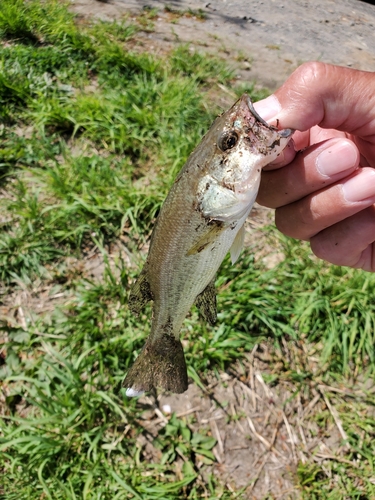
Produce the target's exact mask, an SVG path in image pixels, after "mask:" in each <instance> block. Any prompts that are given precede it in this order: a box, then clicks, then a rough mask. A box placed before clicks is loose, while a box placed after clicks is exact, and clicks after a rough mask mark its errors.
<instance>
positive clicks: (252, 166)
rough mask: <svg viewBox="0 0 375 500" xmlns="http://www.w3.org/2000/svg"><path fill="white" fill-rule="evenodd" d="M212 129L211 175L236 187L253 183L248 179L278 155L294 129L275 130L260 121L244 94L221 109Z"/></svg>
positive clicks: (254, 177) (255, 175) (242, 187)
mask: <svg viewBox="0 0 375 500" xmlns="http://www.w3.org/2000/svg"><path fill="white" fill-rule="evenodd" d="M212 129H213V130H212ZM212 129H211V130H212V132H213V133H214V135H215V136H216V138H215V139H216V151H215V155H216V159H215V161H213V162H212V170H213V171H214V172H213V173H214V177H215V178H216V179H217V180H221V181H222V182H224V183H227V184H228V185H230V184H233V185H237V187H238V189H240V190H243V189H248V188H249V187H250V186H251V185H252V184H253V182H252V179H257V178H258V177H259V175H260V172H261V169H262V168H263V167H264V166H266V165H268V164H269V163H271V162H272V161H274V160H275V159H276V158H277V156H279V154H280V153H281V152H282V151H283V149H284V148H285V147H286V145H287V144H288V142H289V141H290V139H291V137H292V134H293V132H294V131H293V130H291V129H284V130H278V129H277V128H276V127H274V126H272V125H269V124H268V123H267V122H266V121H264V120H263V119H262V118H261V117H260V116H259V115H258V113H257V112H256V111H255V109H254V106H253V103H252V101H251V99H250V97H249V96H248V95H247V94H243V95H242V97H240V99H238V101H237V102H236V103H235V104H234V105H233V106H232V107H231V108H230V109H229V110H228V111H226V112H225V113H223V114H222V115H221V116H220V117H219V118H218V119H217V122H215V123H214V126H213V127H212ZM241 185H242V186H241Z"/></svg>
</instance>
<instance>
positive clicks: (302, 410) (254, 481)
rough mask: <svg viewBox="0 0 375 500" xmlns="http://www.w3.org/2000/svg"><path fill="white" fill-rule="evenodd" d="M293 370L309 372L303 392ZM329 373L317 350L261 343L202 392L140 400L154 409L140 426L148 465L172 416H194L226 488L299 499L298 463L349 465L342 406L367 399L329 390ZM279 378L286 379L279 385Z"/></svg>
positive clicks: (354, 391)
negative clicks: (156, 441)
mask: <svg viewBox="0 0 375 500" xmlns="http://www.w3.org/2000/svg"><path fill="white" fill-rule="evenodd" d="M286 365H288V367H289V370H290V369H293V370H296V371H297V372H298V370H299V369H302V370H303V371H304V372H306V371H309V372H310V373H311V374H312V377H311V380H310V381H307V382H305V383H304V385H303V388H302V389H301V386H300V385H299V384H298V383H293V382H291V381H290V379H288V376H287V372H286V371H284V370H285V367H286ZM323 373H324V367H322V366H320V365H319V359H318V357H316V356H315V352H313V351H311V352H307V348H306V346H305V345H304V343H303V340H301V341H299V342H289V343H287V342H284V343H283V346H282V348H281V350H280V351H276V350H273V349H270V347H269V346H268V345H267V344H260V345H257V346H256V347H255V348H254V349H253V352H252V353H250V354H249V356H248V359H247V361H245V362H244V363H241V364H240V363H238V364H237V365H235V366H233V367H231V369H229V370H228V371H227V373H221V374H220V377H217V378H216V377H212V378H211V379H210V380H206V381H202V382H203V385H202V387H203V388H202V387H198V386H197V385H195V384H190V385H189V389H188V391H187V392H185V393H184V394H180V395H161V396H159V397H158V399H157V400H155V399H153V398H151V397H142V398H140V399H139V401H138V404H139V405H141V406H144V407H148V408H149V411H148V412H147V413H146V414H145V418H144V420H142V421H140V422H139V424H140V425H141V426H142V427H143V428H144V431H145V432H144V433H143V439H141V441H140V446H141V447H142V451H143V453H144V455H145V456H146V455H147V456H148V457H149V459H160V458H161V453H160V450H158V449H155V448H154V446H153V444H152V442H153V439H154V437H156V436H157V434H158V432H160V431H161V429H162V428H163V427H164V426H165V425H166V424H167V423H168V421H169V416H170V414H171V413H172V412H175V413H176V414H177V415H178V416H179V417H180V418H187V419H191V417H193V421H192V422H190V424H189V425H190V428H192V429H193V430H197V431H200V432H202V430H204V429H206V430H208V433H209V434H210V435H212V436H213V437H215V438H216V440H217V444H216V446H215V448H214V450H213V451H214V455H215V457H216V463H215V464H214V465H213V466H212V467H211V472H212V473H213V474H215V475H217V476H218V477H219V478H220V479H221V481H223V482H224V484H225V487H226V488H228V489H229V490H230V491H238V490H239V489H240V488H244V491H243V498H248V499H254V500H255V499H261V498H266V497H267V498H268V495H269V497H270V498H274V499H276V498H277V499H285V500H286V499H297V498H300V496H301V492H300V491H299V490H298V489H297V488H296V487H295V484H296V474H297V467H298V464H299V463H302V464H306V463H315V464H317V465H320V466H322V468H323V470H324V464H326V463H327V462H329V461H331V460H335V461H338V462H340V461H341V462H344V463H345V462H347V459H346V455H347V452H348V448H347V445H342V442H343V441H345V440H346V439H347V436H346V433H345V431H344V429H343V425H342V422H341V421H340V417H339V416H338V413H337V411H336V410H335V405H337V404H338V405H340V404H343V402H347V403H350V400H351V398H355V399H356V400H357V401H358V398H363V400H364V401H365V399H366V396H365V393H364V392H362V391H361V389H358V388H356V387H355V386H353V387H345V388H342V387H331V386H328V385H327V384H325V383H324V382H323V381H322V374H323ZM283 374H284V376H283ZM275 376H276V377H278V376H279V379H277V381H276V382H272V377H275ZM200 465H202V464H199V462H198V464H197V467H198V470H199V467H200ZM353 465H354V466H356V463H355V462H353ZM327 474H329V471H327ZM332 481H334V478H332Z"/></svg>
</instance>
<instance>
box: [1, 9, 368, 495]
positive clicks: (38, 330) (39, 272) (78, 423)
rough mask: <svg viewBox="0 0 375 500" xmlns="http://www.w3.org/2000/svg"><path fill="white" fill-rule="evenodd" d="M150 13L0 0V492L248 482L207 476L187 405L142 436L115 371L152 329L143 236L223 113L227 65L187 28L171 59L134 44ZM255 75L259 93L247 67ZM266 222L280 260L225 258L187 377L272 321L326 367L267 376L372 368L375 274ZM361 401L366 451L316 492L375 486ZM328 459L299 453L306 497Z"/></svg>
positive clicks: (196, 329)
mask: <svg viewBox="0 0 375 500" xmlns="http://www.w3.org/2000/svg"><path fill="white" fill-rule="evenodd" d="M146 17H147V16H146ZM151 18H152V15H151V14H150V13H149V14H148V18H147V19H146V21H147V23H149V21H150V19H151ZM45 19H48V20H49V21H48V23H47V22H45ZM139 29H142V23H140V22H138V24H130V23H128V22H127V21H126V20H125V21H124V22H122V23H93V24H90V23H81V24H79V25H78V24H76V21H75V19H74V17H73V16H72V15H71V14H70V13H69V12H68V10H67V8H66V6H65V5H64V4H63V3H61V2H57V1H56V2H53V1H46V2H39V1H27V2H26V1H25V2H24V1H21V0H17V1H14V0H2V2H1V3H0V36H1V38H2V43H1V45H0V68H1V70H0V119H1V122H2V126H1V128H0V134H1V135H0V139H1V145H0V176H1V177H0V188H1V196H0V211H1V217H0V225H1V237H0V280H1V288H0V292H1V295H2V297H4V300H5V307H4V311H5V312H4V315H3V317H0V320H1V324H0V326H1V331H2V334H1V335H2V337H1V339H2V342H3V343H2V344H0V347H1V348H2V351H1V352H2V356H3V357H0V362H1V363H2V364H1V366H0V377H1V379H0V384H2V390H3V394H4V398H5V406H4V408H5V409H4V412H3V413H4V416H3V418H2V419H1V420H0V477H1V480H0V496H1V495H2V498H6V499H7V500H11V499H17V500H21V499H25V500H26V499H28V500H33V499H35V500H36V499H39V498H53V499H58V498H61V499H72V500H73V499H78V498H83V499H94V498H95V499H111V500H112V499H122V498H124V499H125V498H142V499H148V498H149V499H154V498H163V499H164V498H176V499H177V498H197V499H198V498H222V499H226V498H235V497H236V494H232V493H231V492H229V491H228V490H226V489H225V488H224V486H223V485H222V484H221V482H220V480H219V479H218V478H217V477H216V476H213V475H211V474H210V469H209V467H210V464H211V463H212V462H213V461H214V456H213V454H212V447H213V446H214V444H215V440H214V439H213V437H212V436H211V435H210V432H209V428H206V427H204V426H203V427H202V428H201V429H200V430H199V432H197V431H194V429H193V422H192V421H191V420H189V418H188V417H181V418H178V417H176V416H175V415H174V416H172V417H171V418H170V420H169V423H168V425H167V426H165V427H164V428H163V429H161V430H160V432H159V433H158V435H157V436H156V437H150V436H148V437H147V439H149V441H150V443H151V444H152V446H153V449H154V450H156V451H155V453H156V455H155V456H154V457H153V459H150V458H149V456H148V455H147V450H146V448H145V447H144V446H142V445H141V444H140V443H141V442H142V441H141V440H140V436H141V435H142V436H147V432H146V431H145V430H144V428H143V425H142V423H143V419H144V410H143V409H142V408H141V407H139V406H138V405H137V404H136V401H134V400H131V399H130V400H129V399H126V398H124V394H123V390H122V389H121V382H122V380H123V377H124V374H125V373H126V371H127V369H128V368H129V366H130V365H131V363H132V362H133V361H134V359H135V357H136V355H137V353H138V352H139V350H140V348H141V347H142V345H143V342H144V339H145V337H146V335H147V333H148V318H149V314H150V311H149V310H148V311H147V314H145V315H144V316H143V317H142V318H141V319H140V320H137V319H135V318H134V317H132V316H131V315H130V313H129V312H128V310H127V307H126V304H127V296H128V290H129V284H130V283H131V282H132V281H133V280H134V278H135V276H136V275H137V273H138V271H137V268H139V266H140V265H141V262H142V256H140V252H139V249H140V248H143V246H144V244H145V242H146V241H147V239H148V237H149V234H150V231H151V228H152V224H153V221H154V220H155V216H156V215H157V212H158V210H159V208H160V205H161V203H162V201H163V199H164V197H165V195H166V193H167V190H168V187H169V186H170V184H171V182H172V180H173V178H174V176H175V175H176V173H177V172H178V170H179V168H180V167H181V166H182V165H183V163H184V161H185V160H186V158H187V156H188V154H189V153H190V151H191V150H192V149H193V148H194V146H195V145H196V144H197V143H198V142H199V140H200V139H201V137H202V135H203V134H204V132H205V131H206V130H207V128H208V126H209V124H210V123H211V121H212V119H213V117H214V116H215V113H216V112H217V111H218V110H217V108H216V107H215V105H214V104H213V103H212V102H210V101H209V100H208V98H207V96H206V92H207V91H209V90H210V89H212V88H214V87H215V85H216V84H217V83H224V84H225V85H227V86H229V85H231V77H232V73H231V71H230V70H228V68H227V67H226V65H225V64H224V63H223V62H222V61H220V60H218V59H214V58H212V57H207V56H204V55H202V54H200V53H198V52H196V51H191V50H190V48H189V47H188V46H180V47H179V48H177V49H176V50H174V51H172V52H171V53H170V54H169V55H168V57H166V58H164V59H157V58H155V57H152V56H151V55H149V54H147V53H138V52H135V51H133V50H132V49H131V47H132V46H133V45H132V42H133V41H134V37H136V36H137V32H138V30H139ZM150 29H151V28H150ZM244 89H245V87H242V88H237V89H235V92H237V93H240V92H242V91H243V90H244ZM246 90H247V91H249V92H250V93H251V94H252V96H253V98H254V99H258V98H260V97H264V95H265V92H262V91H259V90H257V91H255V89H254V85H248V86H247V87H246ZM265 231H266V232H267V234H268V237H269V238H277V246H278V248H280V249H281V250H282V251H283V252H284V254H285V259H284V260H283V262H281V263H280V264H279V265H278V266H276V267H275V268H273V269H267V268H266V267H265V266H264V265H263V264H262V262H261V261H260V260H259V259H258V260H257V259H255V258H254V255H253V252H252V249H251V248H249V249H248V250H247V251H246V252H245V253H244V255H243V256H242V258H241V259H240V261H239V263H238V264H237V265H236V266H234V267H232V266H231V265H230V263H229V259H228V260H226V261H225V262H224V264H223V266H222V269H221V271H220V275H219V278H218V281H217V286H218V289H219V296H218V298H219V321H218V325H217V326H216V327H215V328H211V327H208V326H206V325H203V324H202V323H201V322H200V321H199V319H198V315H197V312H196V311H195V310H194V311H193V312H192V314H191V316H190V317H189V318H187V320H186V323H185V326H184V328H183V336H184V339H185V340H186V349H185V351H186V357H187V361H188V366H189V374H190V376H191V377H192V378H193V379H194V380H195V381H196V382H198V383H202V381H204V380H205V377H206V376H207V374H208V373H210V372H212V370H213V371H214V372H218V371H220V370H223V369H226V368H227V367H229V366H230V364H231V363H233V362H234V361H236V360H238V359H239V358H241V357H244V356H246V354H247V353H249V352H250V351H251V349H252V348H253V346H254V345H255V344H256V343H258V342H259V341H260V340H261V339H269V340H270V341H271V342H274V343H275V344H276V345H278V343H280V342H281V339H282V338H286V339H287V340H288V341H290V342H293V340H294V339H297V338H300V337H301V336H303V338H304V339H305V341H306V343H311V344H314V345H316V346H317V350H318V352H319V355H320V356H321V369H320V370H319V372H318V373H314V374H313V373H311V372H309V371H308V369H307V368H306V369H305V371H304V372H303V373H302V374H301V372H300V371H298V370H295V369H294V368H291V367H290V366H289V365H288V362H287V361H286V360H285V363H284V367H283V370H282V372H281V373H280V374H276V375H275V377H276V378H275V377H274V379H273V380H275V381H276V380H277V378H278V377H284V378H285V377H289V378H290V380H292V381H294V382H296V383H301V384H303V383H305V382H304V381H305V380H306V381H307V382H306V383H310V382H313V381H314V378H316V379H317V380H318V381H321V382H324V381H326V382H330V381H332V380H335V379H337V380H338V381H343V380H345V379H344V378H343V376H344V375H349V374H351V373H353V372H355V373H357V374H361V373H362V374H363V373H364V372H365V371H366V373H370V374H371V373H373V369H374V366H375V360H374V353H373V345H374V320H373V318H374V307H375V306H374V304H375V300H374V298H375V278H374V276H373V275H370V274H366V273H362V272H359V271H351V270H347V269H340V268H337V267H331V266H327V265H325V264H324V263H321V262H318V261H317V260H316V259H313V258H312V257H311V254H310V252H309V250H308V249H307V248H306V246H305V245H301V244H299V243H297V242H294V241H291V240H286V239H283V238H281V237H279V236H277V237H276V236H275V235H274V233H273V230H272V229H266V230H265ZM116 248H121V251H115V250H113V249H116ZM93 256H95V258H98V259H99V260H100V261H101V262H102V264H101V268H102V272H101V273H100V276H99V277H97V278H95V277H89V276H88V272H87V270H86V269H85V265H86V264H89V263H90V259H91V258H92V257H93ZM129 262H131V263H132V266H130V265H129ZM22 293H26V295H27V296H28V297H29V299H30V301H31V305H30V304H29V306H28V305H27V304H26V309H27V315H26V320H25V321H26V323H24V322H22V321H21V319H20V314H21V313H20V310H19V306H18V303H14V301H13V298H14V297H15V296H19V295H20V294H22ZM57 296H59V297H62V299H60V301H58V305H57V306H54V304H55V302H54V300H55V299H54V297H57ZM43 301H44V302H45V304H46V307H45V308H43V307H42V306H43ZM39 306H40V307H39ZM39 310H41V311H42V312H38V311H39ZM369 401H372V400H371V398H370V399H369ZM353 404H354V403H353ZM356 408H357V407H356ZM351 411H352V410H351V409H350V408H348V407H345V406H344V405H343V406H342V407H340V416H341V418H342V420H343V422H344V425H345V426H346V429H347V433H348V435H349V436H350V443H351V445H352V450H353V452H352V453H353V455H348V457H349V458H348V459H352V457H354V455H355V453H357V454H360V456H361V457H362V458H361V460H362V461H361V463H360V467H358V468H357V469H354V468H351V467H350V466H349V465H348V464H342V463H340V462H337V463H334V464H333V465H332V467H333V469H332V470H333V472H332V473H333V474H334V475H338V476H337V477H338V478H339V479H338V480H337V481H336V482H335V484H334V486H332V482H329V481H328V480H327V479H324V481H323V479H322V481H323V483H324V484H323V490H324V488H326V491H327V495H326V496H324V497H323V498H342V496H340V495H342V494H344V493H345V494H349V493H350V494H351V493H353V494H357V493H355V492H356V491H359V492H360V493H361V494H363V495H368V496H367V497H368V498H370V497H372V496H373V495H374V491H373V489H374V486H373V482H371V478H373V477H374V473H375V472H374V464H373V458H372V457H373V456H374V454H375V448H374V444H373V443H374V439H373V428H374V425H373V424H374V422H373V419H371V418H370V417H367V416H366V415H364V418H363V420H361V418H360V415H362V416H363V413H362V414H361V408H360V407H359V406H358V414H356V415H357V417H356V418H354V419H351V418H349V416H350V415H351ZM202 464H203V465H202ZM202 467H203V469H204V468H205V467H206V468H207V470H206V471H205V472H204V474H203V475H202V470H203V469H202ZM201 469H202V470H201ZM179 471H180V472H179ZM181 471H182V473H181ZM203 477H204V480H203ZM322 477H323V476H322V471H321V470H320V468H319V467H318V466H317V465H316V464H314V463H309V464H307V465H306V464H305V465H301V466H300V468H299V471H298V481H299V485H300V488H301V491H302V492H304V494H306V495H307V496H306V498H322V497H321V496H319V494H320V490H319V481H320V478H322ZM335 477H336V476H335ZM324 478H326V476H324ZM361 481H362V482H361ZM358 484H360V486H358ZM330 488H335V489H333V490H332V491H333V493H332V494H330V493H329V489H330ZM323 490H322V491H323ZM335 494H336V496H334V495H335ZM238 495H241V492H238ZM309 495H310V496H309ZM314 495H315V497H314ZM358 495H360V494H359V493H358ZM358 495H357V497H358V498H360V496H358ZM357 497H356V496H353V497H351V498H357ZM363 498H364V497H363Z"/></svg>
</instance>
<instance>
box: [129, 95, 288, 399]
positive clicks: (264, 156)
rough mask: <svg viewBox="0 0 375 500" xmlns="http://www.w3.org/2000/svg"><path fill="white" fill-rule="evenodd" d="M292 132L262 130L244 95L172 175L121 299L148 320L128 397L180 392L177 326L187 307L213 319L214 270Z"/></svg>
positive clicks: (234, 244) (182, 376) (182, 371)
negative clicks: (138, 267) (146, 311)
mask: <svg viewBox="0 0 375 500" xmlns="http://www.w3.org/2000/svg"><path fill="white" fill-rule="evenodd" d="M292 133H293V131H292V130H290V129H285V130H281V131H279V130H277V129H276V128H275V127H271V126H269V125H268V124H267V123H266V122H265V121H264V120H262V119H261V118H260V117H259V116H258V115H257V113H256V112H255V110H254V108H253V106H252V103H251V100H250V98H249V97H248V96H247V95H246V94H244V95H243V96H242V97H241V98H240V99H239V100H238V101H237V102H236V103H235V104H234V105H233V106H232V107H231V108H230V109H229V110H228V111H226V112H225V113H223V114H222V115H221V116H220V117H218V118H217V119H216V120H215V121H214V123H213V124H212V126H211V128H210V130H209V131H208V132H207V134H206V135H205V136H204V137H203V139H202V141H201V143H200V144H199V145H198V146H197V147H196V149H195V150H194V151H193V153H192V154H191V155H190V157H189V159H188V161H187V162H186V164H185V165H184V167H183V168H182V170H181V171H180V173H179V174H178V176H177V178H176V180H175V182H174V184H173V186H172V188H171V190H170V192H169V194H168V196H167V198H166V200H165V202H164V204H163V206H162V208H161V210H160V213H159V216H158V219H157V222H156V224H155V227H154V230H153V233H152V237H151V244H150V249H149V253H148V257H147V260H146V263H145V265H144V268H143V270H142V272H141V274H140V276H139V278H138V280H137V281H136V283H135V284H134V285H133V288H132V290H131V293H130V297H129V307H130V309H131V310H132V311H133V312H134V313H135V314H139V312H140V311H141V310H142V308H143V307H144V305H145V304H146V303H147V302H148V301H149V300H152V301H153V317H152V325H151V333H150V335H149V337H148V339H147V341H146V344H145V346H144V348H143V349H142V351H141V353H140V355H139V356H138V358H137V359H136V361H135V363H134V365H133V366H132V367H131V369H130V370H129V372H128V374H127V376H126V378H125V381H124V386H125V387H127V395H128V396H135V395H139V394H141V393H142V392H144V391H149V390H151V389H153V388H162V389H163V390H170V391H172V392H177V393H181V392H184V391H185V390H186V389H187V384H188V383H187V370H186V364H185V358H184V353H183V349H182V345H181V342H180V340H179V337H180V329H181V326H182V323H183V321H184V319H185V317H186V315H187V314H188V312H189V310H190V308H191V306H192V305H193V304H194V303H196V305H197V306H198V308H199V310H200V312H201V314H202V315H203V317H204V318H205V319H206V320H207V321H209V322H210V323H212V324H213V323H214V322H215V321H216V294H215V289H214V280H215V276H216V272H217V270H218V268H219V267H220V264H221V263H222V261H223V259H224V257H225V255H226V254H227V253H228V251H230V252H231V257H232V262H235V260H236V259H237V258H238V256H239V253H240V251H241V248H242V244H243V235H244V222H245V220H246V218H247V216H248V215H249V212H250V210H251V208H252V206H253V204H254V202H255V198H256V196H257V193H258V188H259V183H260V175H261V169H262V167H264V166H265V165H267V164H268V163H270V162H272V161H273V160H275V158H276V157H277V156H278V155H279V154H280V153H281V151H282V150H283V149H284V147H285V146H286V145H287V143H288V142H289V140H290V138H291V136H292Z"/></svg>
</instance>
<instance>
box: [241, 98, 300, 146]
mask: <svg viewBox="0 0 375 500" xmlns="http://www.w3.org/2000/svg"><path fill="white" fill-rule="evenodd" d="M246 104H247V105H248V107H249V109H250V112H251V113H252V114H253V115H254V117H255V119H256V120H257V121H259V122H260V123H261V124H262V125H264V126H265V127H267V128H269V129H272V130H276V131H277V132H278V133H279V134H280V136H281V137H282V138H284V139H287V138H288V137H291V136H292V135H293V134H294V129H292V128H285V129H283V130H278V129H277V128H276V127H273V126H272V125H270V124H269V123H267V122H266V121H265V120H264V119H263V118H262V117H261V116H260V115H259V114H258V113H257V112H256V110H255V108H254V105H253V101H252V100H251V99H250V96H249V95H248V94H246Z"/></svg>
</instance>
